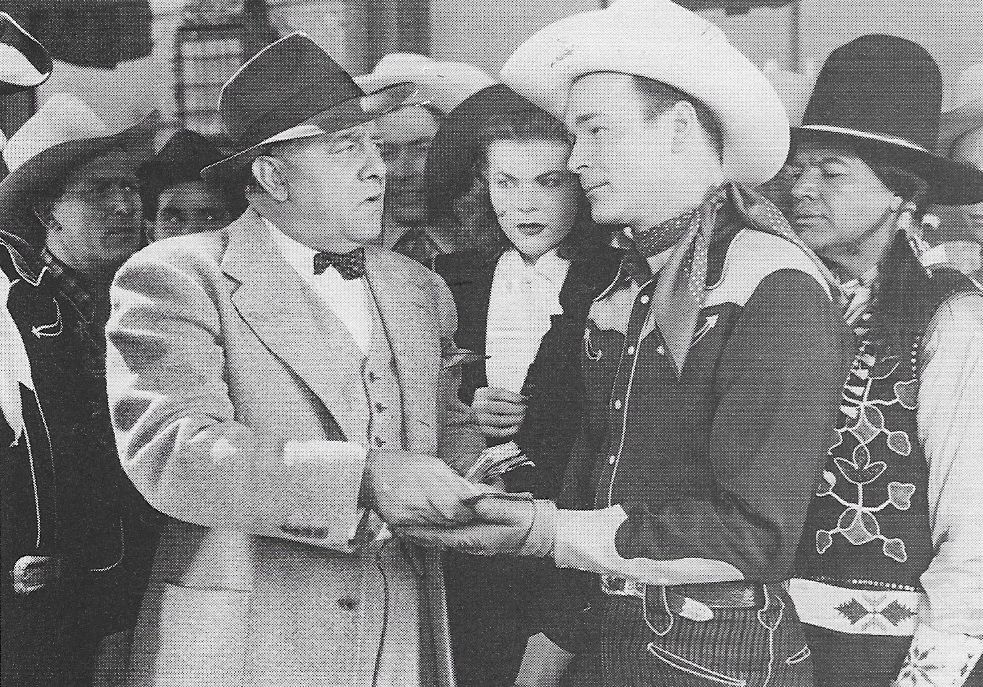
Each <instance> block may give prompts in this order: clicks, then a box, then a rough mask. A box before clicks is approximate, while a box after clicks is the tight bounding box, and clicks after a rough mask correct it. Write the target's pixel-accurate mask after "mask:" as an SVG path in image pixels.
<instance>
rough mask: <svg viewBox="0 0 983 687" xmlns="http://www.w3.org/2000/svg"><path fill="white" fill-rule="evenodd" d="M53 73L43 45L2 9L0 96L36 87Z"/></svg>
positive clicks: (0, 20)
mask: <svg viewBox="0 0 983 687" xmlns="http://www.w3.org/2000/svg"><path fill="white" fill-rule="evenodd" d="M49 76H51V57H50V56H49V55H48V51H47V50H45V49H44V46H43V45H41V44H40V43H38V42H37V41H36V40H34V37H33V36H31V34H29V33H28V32H27V31H25V30H24V29H22V28H21V27H20V25H19V24H18V23H17V22H16V21H14V19H13V17H11V16H10V15H9V14H7V13H6V12H0V96H3V95H9V94H10V93H16V92H17V91H22V90H24V89H27V88H37V87H38V86H40V85H41V84H43V83H44V82H45V81H46V80H47V79H48V77H49Z"/></svg>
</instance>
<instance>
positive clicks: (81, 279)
mask: <svg viewBox="0 0 983 687" xmlns="http://www.w3.org/2000/svg"><path fill="white" fill-rule="evenodd" d="M41 260H42V262H43V263H44V265H45V266H46V267H47V268H48V272H49V273H50V274H51V276H52V277H53V278H54V280H55V283H56V284H57V285H58V290H59V291H61V292H62V294H64V295H65V297H66V298H68V300H70V301H71V302H72V305H74V306H75V309H76V310H78V312H79V314H80V315H81V316H82V318H83V319H85V320H86V321H87V322H93V321H95V320H96V319H97V317H96V316H97V314H98V315H100V316H101V319H103V320H105V319H107V318H108V314H109V313H108V305H109V304H108V300H107V302H106V303H105V304H104V307H103V308H101V310H103V311H105V312H101V313H97V312H96V310H97V305H98V304H99V299H98V298H97V297H96V295H95V293H93V290H92V285H91V284H90V283H89V281H88V280H87V279H86V278H85V275H83V274H82V273H81V272H78V271H77V270H74V269H72V268H71V267H69V266H68V265H66V264H65V263H64V262H62V261H61V260H59V259H58V258H57V257H55V254H54V253H52V252H51V251H50V250H48V247H47V246H45V248H44V250H42V251H41ZM103 315H105V316H104V317H102V316H103Z"/></svg>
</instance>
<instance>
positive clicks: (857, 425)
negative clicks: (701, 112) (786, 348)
mask: <svg viewBox="0 0 983 687" xmlns="http://www.w3.org/2000/svg"><path fill="white" fill-rule="evenodd" d="M940 102H941V77H940V75H939V69H938V66H937V65H936V64H935V61H934V60H933V59H932V57H931V56H930V55H929V54H928V52H926V51H925V50H924V49H923V48H922V47H921V46H919V45H917V44H915V43H912V42H911V41H907V40H904V39H901V38H896V37H893V36H878V35H872V36H863V37H861V38H858V39H856V40H854V41H852V42H850V43H848V44H847V45H845V46H843V47H841V48H839V49H837V50H835V51H834V52H833V53H832V54H831V55H830V57H829V59H828V60H827V62H826V64H825V65H824V66H823V69H822V71H821V72H820V75H819V78H818V80H817V83H816V86H815V89H814V91H813V94H812V97H811V99H810V102H809V105H808V107H807V108H806V111H805V115H804V117H803V124H802V126H801V127H799V128H796V129H794V130H793V146H794V153H793V156H792V157H791V159H790V162H789V163H788V165H787V166H786V170H785V175H786V176H787V177H788V183H790V184H791V197H792V199H793V201H794V206H793V208H792V214H791V219H792V222H793V225H794V227H795V229H796V230H797V231H798V233H799V234H800V235H801V236H802V238H803V240H804V241H805V242H806V243H808V244H809V245H810V246H811V247H813V248H814V249H815V250H816V251H817V252H818V253H819V254H820V255H821V256H822V257H823V258H824V259H825V260H826V261H828V263H829V264H830V266H831V268H832V269H833V271H834V272H836V273H838V274H839V276H840V278H841V280H842V288H843V290H844V292H845V293H846V294H847V296H848V297H849V298H850V301H849V305H848V306H847V310H846V316H847V319H848V321H849V323H850V324H851V325H852V326H853V329H854V333H855V334H856V342H857V353H856V357H855V359H854V362H853V366H852V369H851V371H850V375H849V377H848V378H847V381H846V384H845V385H844V387H843V394H842V400H841V404H840V414H839V419H838V421H837V439H836V441H835V442H834V444H833V445H832V446H831V447H830V448H829V451H828V462H827V464H826V466H825V469H824V471H823V473H822V476H821V479H820V480H819V483H818V487H817V490H816V499H815V500H814V501H813V503H812V506H811V508H810V510H809V515H808V518H807V520H806V525H805V529H804V534H803V539H802V542H801V546H800V549H799V554H798V559H797V563H796V572H797V578H796V579H793V580H792V582H791V590H790V591H791V593H792V597H793V599H794V600H795V604H796V607H797V608H798V611H799V614H800V616H801V617H802V619H803V621H804V622H805V623H806V631H807V637H808V638H809V646H810V647H811V649H812V654H813V660H814V661H815V664H816V677H817V681H818V682H819V683H820V684H822V685H829V686H830V687H833V686H836V687H844V686H850V687H853V686H858V687H859V686H865V687H866V686H870V687H887V685H902V686H905V687H907V686H911V685H922V684H935V685H952V686H953V687H958V686H959V685H962V684H964V682H966V681H967V676H968V675H969V674H970V672H971V671H972V670H973V666H974V664H975V663H976V661H977V659H978V658H979V656H980V654H981V652H983V620H981V619H983V613H981V609H983V607H981V605H980V604H981V599H983V574H981V572H980V570H981V567H983V554H981V551H983V525H981V520H980V518H979V513H978V509H979V503H980V502H981V500H983V479H981V477H980V459H981V457H983V430H981V428H983V423H980V405H979V404H980V399H981V398H983V335H981V332H983V294H981V293H980V292H979V291H978V290H977V289H976V288H975V287H974V286H973V284H972V283H971V282H970V281H969V280H968V279H967V278H965V277H964V276H963V275H961V274H959V273H958V272H956V271H954V270H948V269H937V270H927V269H925V268H924V267H922V264H921V262H920V260H919V257H920V256H919V253H920V252H921V248H922V245H923V244H922V241H921V238H920V236H919V231H918V225H919V221H920V215H921V210H920V208H922V207H924V205H925V203H927V202H935V203H940V204H950V205H961V204H966V203H973V202H978V201H980V200H983V173H981V172H980V171H979V170H975V169H973V168H971V167H969V166H967V165H963V164H959V163H956V162H953V161H951V160H948V159H946V158H943V157H941V156H938V155H935V154H934V153H932V152H930V151H931V150H933V149H934V147H935V141H936V137H937V135H938V130H939V105H940ZM966 684H969V682H966ZM973 684H978V683H976V682H973Z"/></svg>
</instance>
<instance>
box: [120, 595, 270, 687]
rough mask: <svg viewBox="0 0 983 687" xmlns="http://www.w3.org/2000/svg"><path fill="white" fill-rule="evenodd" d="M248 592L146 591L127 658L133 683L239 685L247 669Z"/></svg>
mask: <svg viewBox="0 0 983 687" xmlns="http://www.w3.org/2000/svg"><path fill="white" fill-rule="evenodd" d="M250 597H251V593H250V592H246V591H239V590H233V589H216V588H207V587H181V586H178V585H174V584H170V583H168V582H163V583H158V584H156V585H154V586H152V587H151V588H150V589H148V590H147V594H146V596H145V598H144V603H143V607H142V608H141V610H140V619H139V621H138V623H137V630H136V636H135V638H134V647H133V653H132V655H131V656H132V657H131V673H132V679H131V684H133V685H141V686H145V687H150V686H152V687H183V686H184V685H206V684H207V685H209V686H210V687H213V686H214V687H221V686H223V685H230V686H231V685H235V686H238V685H240V684H241V682H242V678H243V674H244V669H245V665H244V663H245V655H246V654H245V652H246V647H247V645H248V643H249V642H248V640H249V602H250Z"/></svg>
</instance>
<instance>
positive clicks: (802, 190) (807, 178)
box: [789, 169, 819, 200]
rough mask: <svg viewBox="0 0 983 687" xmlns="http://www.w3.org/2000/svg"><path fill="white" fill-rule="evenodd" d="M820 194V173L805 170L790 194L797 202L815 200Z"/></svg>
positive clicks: (793, 185)
mask: <svg viewBox="0 0 983 687" xmlns="http://www.w3.org/2000/svg"><path fill="white" fill-rule="evenodd" d="M818 192H819V172H817V171H816V170H812V169H805V170H803V171H802V173H801V174H800V175H799V178H798V179H796V180H795V183H794V184H792V187H791V188H790V189H789V194H791V196H792V197H793V198H795V199H796V200H801V199H803V198H815V197H816V196H817V194H818Z"/></svg>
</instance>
